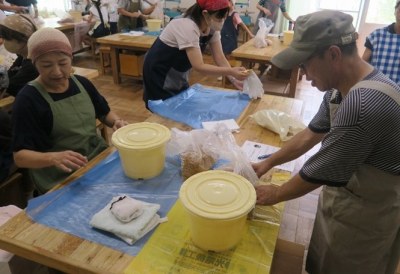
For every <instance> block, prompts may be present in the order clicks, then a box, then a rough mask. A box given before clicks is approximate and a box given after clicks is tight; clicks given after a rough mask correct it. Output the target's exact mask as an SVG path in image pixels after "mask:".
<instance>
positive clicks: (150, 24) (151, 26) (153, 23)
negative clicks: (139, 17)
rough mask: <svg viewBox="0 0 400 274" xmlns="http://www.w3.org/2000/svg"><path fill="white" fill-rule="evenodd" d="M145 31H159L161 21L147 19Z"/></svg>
mask: <svg viewBox="0 0 400 274" xmlns="http://www.w3.org/2000/svg"><path fill="white" fill-rule="evenodd" d="M146 23H147V29H148V31H160V30H161V20H160V19H147V20H146Z"/></svg>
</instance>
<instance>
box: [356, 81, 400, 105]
mask: <svg viewBox="0 0 400 274" xmlns="http://www.w3.org/2000/svg"><path fill="white" fill-rule="evenodd" d="M356 88H366V89H375V90H378V91H380V92H382V93H384V94H386V95H387V96H389V97H391V98H392V99H393V100H395V101H396V102H397V104H399V105H400V92H398V91H397V90H396V89H395V88H394V87H393V86H391V85H389V84H386V83H384V82H379V81H372V80H363V81H360V82H358V83H357V84H355V85H354V86H353V87H352V88H351V90H353V89H356Z"/></svg>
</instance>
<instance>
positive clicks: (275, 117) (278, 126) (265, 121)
mask: <svg viewBox="0 0 400 274" xmlns="http://www.w3.org/2000/svg"><path fill="white" fill-rule="evenodd" d="M251 117H252V118H253V119H254V120H255V121H256V122H257V124H259V125H260V126H262V127H265V128H267V129H269V130H271V131H273V132H275V133H277V134H279V137H280V138H281V140H282V141H288V140H289V139H290V138H292V137H293V136H294V135H296V134H297V133H299V132H300V131H302V130H303V129H305V128H306V126H305V125H304V124H303V123H302V122H301V121H299V120H297V119H295V118H293V117H292V116H290V115H289V114H287V113H285V112H282V111H279V110H275V109H264V110H260V111H257V112H256V113H254V114H253V115H251Z"/></svg>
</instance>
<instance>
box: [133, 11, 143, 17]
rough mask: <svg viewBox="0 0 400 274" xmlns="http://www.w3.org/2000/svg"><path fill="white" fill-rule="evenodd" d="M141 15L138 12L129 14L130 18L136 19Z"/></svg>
mask: <svg viewBox="0 0 400 274" xmlns="http://www.w3.org/2000/svg"><path fill="white" fill-rule="evenodd" d="M141 15H142V13H141V12H140V10H139V11H135V12H131V17H133V18H138V17H141Z"/></svg>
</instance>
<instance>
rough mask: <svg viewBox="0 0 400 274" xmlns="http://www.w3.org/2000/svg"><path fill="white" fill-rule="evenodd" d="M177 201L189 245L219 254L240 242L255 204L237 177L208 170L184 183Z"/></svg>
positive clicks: (247, 187)
mask: <svg viewBox="0 0 400 274" xmlns="http://www.w3.org/2000/svg"><path fill="white" fill-rule="evenodd" d="M179 198H180V200H181V202H182V204H183V206H184V208H185V209H186V212H187V213H188V218H189V222H190V233H191V238H192V241H193V243H194V244H195V245H196V246H197V247H199V248H201V249H203V250H207V251H208V250H209V251H216V252H220V251H225V250H228V249H231V248H233V247H234V246H236V245H237V244H238V243H239V242H240V240H241V238H242V235H243V230H244V228H245V224H246V219H247V214H248V213H249V212H250V211H251V210H252V209H253V208H254V206H255V203H256V191H255V189H254V186H253V185H252V184H251V183H250V182H249V181H248V180H247V179H245V178H244V177H242V176H240V175H237V174H235V173H233V172H227V171H222V170H212V171H205V172H201V173H198V174H196V175H193V176H192V177H190V178H189V179H187V180H186V181H185V182H184V183H183V184H182V186H181V189H180V191H179Z"/></svg>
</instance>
